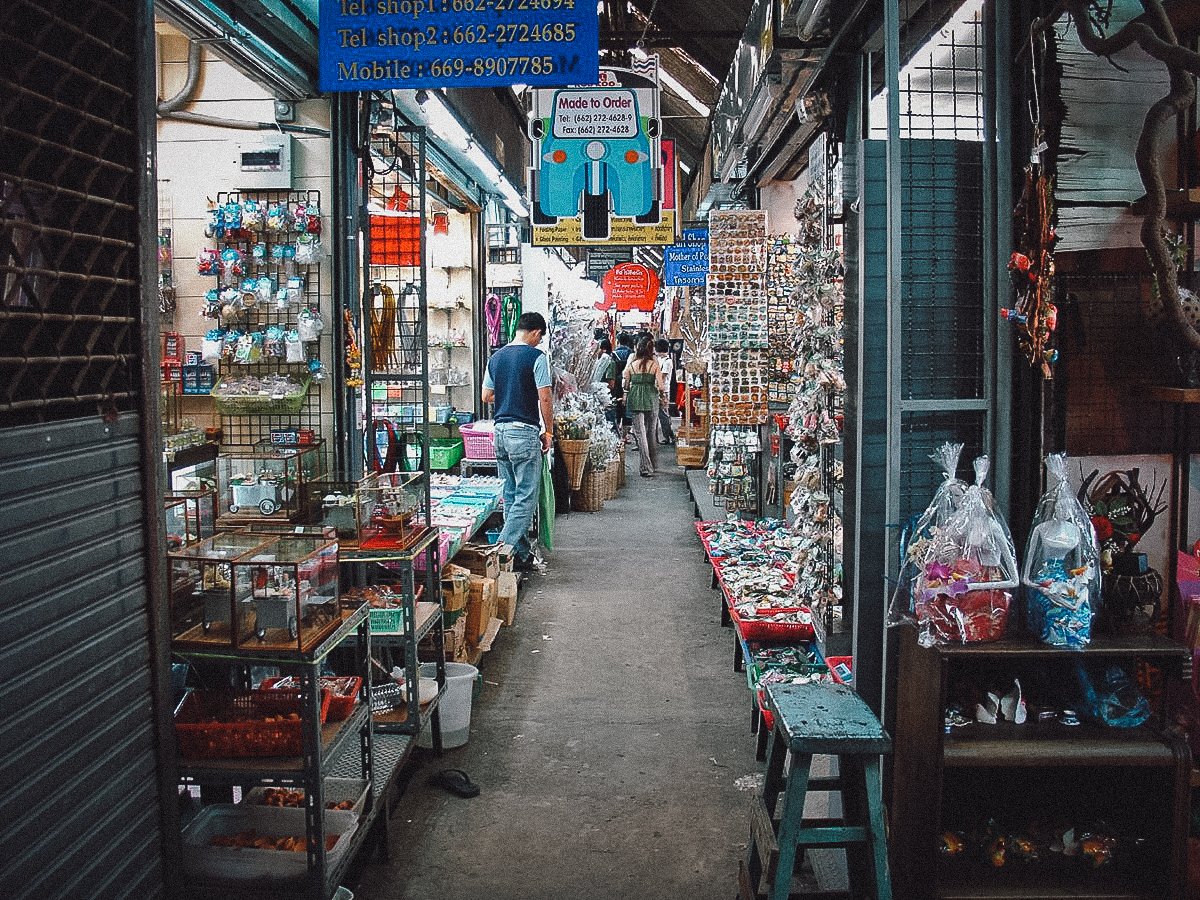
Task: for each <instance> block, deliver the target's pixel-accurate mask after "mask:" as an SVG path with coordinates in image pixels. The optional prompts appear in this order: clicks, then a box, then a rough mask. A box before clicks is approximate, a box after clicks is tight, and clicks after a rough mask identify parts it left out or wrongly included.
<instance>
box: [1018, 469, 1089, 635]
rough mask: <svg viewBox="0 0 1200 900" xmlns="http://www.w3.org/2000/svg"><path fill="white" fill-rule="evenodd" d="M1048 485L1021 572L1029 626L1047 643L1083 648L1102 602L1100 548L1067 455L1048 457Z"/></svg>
mask: <svg viewBox="0 0 1200 900" xmlns="http://www.w3.org/2000/svg"><path fill="white" fill-rule="evenodd" d="M1046 484H1047V488H1046V493H1045V494H1043V495H1042V499H1041V500H1040V501H1039V502H1038V506H1037V511H1036V512H1035V513H1034V517H1033V525H1032V527H1031V528H1030V531H1029V541H1028V543H1027V544H1026V548H1025V566H1024V569H1023V571H1022V575H1021V583H1022V585H1023V587H1024V588H1025V605H1026V609H1027V611H1028V616H1029V628H1030V630H1031V631H1032V632H1033V633H1034V634H1035V635H1037V637H1038V638H1039V639H1040V640H1042V641H1044V642H1045V643H1047V644H1052V645H1054V646H1056V647H1067V648H1069V649H1072V650H1079V649H1082V648H1083V647H1086V646H1087V645H1088V643H1090V641H1091V637H1092V620H1093V619H1094V618H1095V615H1096V612H1097V609H1098V605H1099V602H1100V547H1099V543H1098V541H1097V540H1096V530H1095V528H1094V527H1093V525H1092V520H1091V518H1090V517H1089V516H1088V514H1087V512H1086V511H1085V510H1084V508H1083V504H1082V503H1080V502H1079V499H1078V498H1077V497H1076V496H1075V492H1074V491H1073V490H1072V488H1071V485H1070V483H1069V482H1068V480H1067V458H1066V455H1065V454H1062V453H1052V454H1050V455H1049V456H1047V457H1046Z"/></svg>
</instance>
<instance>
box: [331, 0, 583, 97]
mask: <svg viewBox="0 0 1200 900" xmlns="http://www.w3.org/2000/svg"><path fill="white" fill-rule="evenodd" d="M599 34H600V27H599V14H598V12H597V7H596V4H595V3H589V2H586V0H321V5H320V28H319V35H318V52H319V61H318V70H319V73H318V75H319V77H318V80H319V86H320V88H321V90H322V91H326V92H337V91H370V90H383V89H390V88H399V89H403V88H421V87H425V88H438V87H502V86H505V85H512V84H528V85H538V86H549V85H558V86H562V85H568V84H591V83H593V82H595V81H596V79H597V77H598V75H599V65H598V62H597V60H598V58H599V46H600V43H599V41H600V38H599Z"/></svg>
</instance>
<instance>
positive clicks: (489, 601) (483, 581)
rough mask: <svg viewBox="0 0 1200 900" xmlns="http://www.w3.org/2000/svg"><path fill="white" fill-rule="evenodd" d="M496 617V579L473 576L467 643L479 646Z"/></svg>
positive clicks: (468, 610) (468, 611)
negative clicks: (480, 640)
mask: <svg viewBox="0 0 1200 900" xmlns="http://www.w3.org/2000/svg"><path fill="white" fill-rule="evenodd" d="M495 617H496V579H495V578H484V577H482V576H480V575H474V574H473V575H471V592H470V595H469V597H468V599H467V614H466V616H465V619H466V623H467V641H468V642H469V643H470V644H472V645H475V644H478V643H479V639H480V638H481V637H483V635H484V633H485V632H486V631H487V628H488V625H489V624H490V623H491V621H492V619H494V618H495Z"/></svg>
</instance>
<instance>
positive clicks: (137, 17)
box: [0, 0, 170, 900]
mask: <svg viewBox="0 0 1200 900" xmlns="http://www.w3.org/2000/svg"><path fill="white" fill-rule="evenodd" d="M4 12H5V14H4V16H3V17H2V18H0V59H3V61H4V62H3V63H2V64H0V146H3V147H4V152H3V154H0V276H2V282H0V287H2V290H3V293H0V846H2V847H3V848H4V854H3V858H0V886H2V887H0V894H3V896H4V897H6V898H38V900H42V898H55V900H60V898H123V897H128V898H138V900H143V898H154V897H160V896H163V895H164V893H165V891H164V887H163V869H164V864H163V859H164V850H163V847H164V842H163V822H164V813H163V810H164V809H170V804H169V803H168V804H163V802H162V797H163V795H164V794H165V793H166V792H165V791H162V790H160V783H162V782H161V779H163V778H164V774H163V772H164V770H163V769H161V768H160V765H159V758H158V747H157V745H158V743H159V742H158V741H157V739H156V736H157V734H158V733H159V731H158V729H161V728H162V725H161V724H157V723H160V722H162V721H164V716H163V714H162V708H163V704H161V703H159V704H156V703H155V701H154V698H155V696H156V693H155V692H156V686H157V685H160V684H161V682H162V679H156V678H155V677H154V673H155V670H156V666H158V667H160V668H161V667H162V666H163V660H162V659H161V656H162V654H156V653H155V652H154V647H155V646H156V642H155V640H154V639H153V638H152V635H154V634H157V633H158V630H157V628H156V622H157V620H158V616H160V615H161V611H160V610H159V608H158V606H157V602H158V600H159V599H160V593H161V592H160V591H159V590H157V589H156V588H155V583H156V582H155V578H156V577H157V571H158V566H157V564H156V563H154V562H152V560H154V559H156V557H157V552H158V545H159V539H158V538H157V537H155V535H156V534H157V530H158V523H159V518H160V517H159V514H158V513H157V511H156V510H157V505H158V504H157V501H153V502H149V503H147V501H146V496H147V493H148V488H149V491H150V496H153V488H154V485H155V478H154V476H153V474H148V472H147V469H146V467H147V466H149V467H151V468H152V469H153V468H154V467H155V460H154V457H153V456H152V455H151V451H150V450H149V449H148V448H149V447H150V446H151V444H150V443H149V441H147V439H146V437H145V435H144V433H143V429H155V428H156V425H157V394H156V392H154V391H149V392H148V391H147V390H146V389H145V387H144V386H143V385H144V383H145V381H146V376H145V374H144V372H143V368H142V367H143V365H145V366H146V368H147V369H148V370H149V371H150V372H151V373H152V376H151V377H152V378H153V376H155V375H157V366H156V363H155V353H154V352H153V351H152V352H150V353H147V352H146V350H145V348H144V347H143V337H142V335H143V327H144V324H145V323H144V322H143V309H144V308H145V307H144V301H143V296H144V294H143V291H144V287H143V278H142V273H143V271H145V270H146V267H147V260H149V261H150V262H152V261H153V258H154V247H153V243H152V241H151V242H148V241H147V240H146V235H147V233H149V234H151V235H152V233H153V232H152V225H151V226H150V227H149V228H147V225H146V222H147V221H150V222H151V223H152V222H153V215H152V214H151V215H150V216H147V215H146V210H147V209H152V206H151V205H150V204H149V203H148V198H149V197H150V196H151V195H150V194H149V193H148V188H147V183H148V179H149V178H150V177H152V174H153V173H152V171H151V168H152V167H151V166H149V165H148V163H149V162H152V157H148V156H147V155H146V139H145V137H144V135H145V133H146V131H147V128H148V124H147V123H148V120H149V117H148V116H147V114H146V110H147V104H148V103H152V101H153V94H152V93H149V94H148V93H147V85H149V86H150V87H149V90H150V91H151V92H152V91H153V80H152V57H150V56H148V54H147V53H146V48H147V47H150V46H151V45H150V44H149V43H148V37H149V34H150V32H149V30H148V29H149V28H150V27H151V26H150V23H151V18H150V9H149V4H148V3H145V2H143V3H133V4H117V3H108V2H96V3H67V2H54V0H43V2H31V0H15V2H10V3H8V4H6V5H5V10H4ZM151 383H152V382H151ZM143 415H144V416H146V417H147V418H146V419H143ZM156 710H157V711H158V712H157V714H156ZM156 715H157V718H156ZM168 818H169V817H168Z"/></svg>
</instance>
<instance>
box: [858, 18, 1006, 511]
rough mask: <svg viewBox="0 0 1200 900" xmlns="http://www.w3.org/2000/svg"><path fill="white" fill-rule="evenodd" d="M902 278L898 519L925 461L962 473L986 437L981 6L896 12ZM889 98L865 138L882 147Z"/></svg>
mask: <svg viewBox="0 0 1200 900" xmlns="http://www.w3.org/2000/svg"><path fill="white" fill-rule="evenodd" d="M900 5H901V20H902V21H904V22H905V26H904V30H903V34H902V36H901V44H902V51H901V52H902V57H903V59H904V65H903V66H902V68H901V71H900V98H899V100H900V103H899V106H900V121H899V123H898V124H899V133H900V138H901V179H902V192H903V193H902V202H901V217H902V234H903V250H902V266H903V269H902V278H901V288H900V290H901V293H900V300H901V317H900V321H901V329H900V363H899V373H900V379H899V382H900V383H899V388H898V397H897V399H898V400H899V402H900V409H901V420H900V434H899V439H900V448H899V450H900V455H901V463H902V464H901V469H900V482H899V485H898V491H899V511H900V515H901V518H902V519H903V518H904V517H906V516H908V515H909V514H911V513H913V512H919V511H920V510H921V509H923V508H924V506H925V504H926V503H928V501H929V498H930V496H932V492H933V490H934V489H935V488H936V485H937V483H938V481H939V480H940V477H941V476H940V473H938V472H937V471H936V468H935V467H934V466H933V464H932V463H931V462H930V461H929V459H928V456H929V454H930V453H931V452H932V451H933V449H934V448H935V447H937V446H938V445H939V444H941V443H942V442H943V441H947V440H949V441H955V442H963V443H965V444H966V449H965V450H964V452H963V459H962V470H961V472H960V474H961V475H962V477H964V478H970V462H971V459H973V458H974V456H975V455H978V454H979V453H980V452H982V448H983V445H984V435H985V432H986V429H987V405H988V403H989V400H988V393H989V385H988V369H987V367H988V358H987V346H988V335H987V332H988V327H987V320H986V319H985V315H986V309H985V303H984V295H985V286H984V265H983V253H984V222H983V197H984V172H983V165H984V162H983V152H982V146H983V145H982V140H983V125H984V121H983V112H984V97H983V90H984V28H983V3H982V0H966V2H925V0H920V2H918V0H901V4H900ZM885 106H886V95H885V92H883V91H880V92H879V93H878V94H877V95H876V97H875V98H874V100H873V101H872V108H871V133H872V135H873V136H876V137H886V134H887V119H886V113H885Z"/></svg>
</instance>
